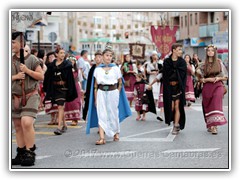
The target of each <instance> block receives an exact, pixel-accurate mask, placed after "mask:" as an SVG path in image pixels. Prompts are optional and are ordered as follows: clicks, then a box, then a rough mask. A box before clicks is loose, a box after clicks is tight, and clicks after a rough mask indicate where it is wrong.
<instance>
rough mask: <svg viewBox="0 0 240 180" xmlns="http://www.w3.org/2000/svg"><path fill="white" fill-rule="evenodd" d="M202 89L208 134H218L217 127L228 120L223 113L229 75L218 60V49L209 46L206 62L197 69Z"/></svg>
mask: <svg viewBox="0 0 240 180" xmlns="http://www.w3.org/2000/svg"><path fill="white" fill-rule="evenodd" d="M196 73H197V75H198V78H199V80H200V82H201V83H203V89H202V99H203V100H202V107H203V113H204V119H205V122H206V126H207V129H208V132H211V133H212V134H215V135H216V134H217V133H218V131H217V126H220V125H224V124H226V123H227V120H226V118H225V116H224V113H223V103H222V102H223V96H224V84H223V81H227V79H228V75H227V70H226V68H225V66H224V65H223V64H222V62H221V60H220V59H217V47H216V46H214V45H208V46H207V48H206V60H205V62H204V63H203V64H201V65H200V66H199V68H198V69H197V72H196Z"/></svg>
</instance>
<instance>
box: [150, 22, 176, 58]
mask: <svg viewBox="0 0 240 180" xmlns="http://www.w3.org/2000/svg"><path fill="white" fill-rule="evenodd" d="M177 29H178V27H177V26H173V27H172V28H170V27H169V26H164V27H163V26H158V27H157V29H156V28H155V26H151V35H152V40H153V42H154V43H155V45H156V46H157V48H158V52H160V53H161V54H162V57H165V56H166V55H167V54H168V53H169V52H170V51H171V47H172V44H173V43H175V42H176V37H175V34H176V31H177Z"/></svg>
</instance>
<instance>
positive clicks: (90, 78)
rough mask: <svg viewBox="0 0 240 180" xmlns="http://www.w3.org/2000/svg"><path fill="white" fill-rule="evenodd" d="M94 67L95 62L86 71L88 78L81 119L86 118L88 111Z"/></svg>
mask: <svg viewBox="0 0 240 180" xmlns="http://www.w3.org/2000/svg"><path fill="white" fill-rule="evenodd" d="M95 68H96V64H94V65H93V66H92V67H91V69H90V71H89V73H88V78H87V89H86V93H85V96H84V102H85V103H84V108H83V120H86V117H87V112H88V105H89V98H90V90H91V84H92V77H93V73H94V70H95Z"/></svg>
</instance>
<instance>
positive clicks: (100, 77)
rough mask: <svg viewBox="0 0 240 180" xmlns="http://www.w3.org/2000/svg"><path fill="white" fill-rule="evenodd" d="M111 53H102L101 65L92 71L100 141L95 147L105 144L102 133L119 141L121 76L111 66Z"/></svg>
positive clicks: (105, 51)
mask: <svg viewBox="0 0 240 180" xmlns="http://www.w3.org/2000/svg"><path fill="white" fill-rule="evenodd" d="M112 55H113V52H112V50H110V49H106V50H104V51H103V64H102V65H100V66H99V67H98V68H96V69H95V71H94V78H95V83H94V95H95V105H96V107H97V115H98V126H99V136H100V139H99V140H98V141H96V145H102V144H105V143H106V141H105V139H104V132H105V134H106V135H107V136H109V137H113V140H114V141H118V140H119V133H120V125H119V110H118V106H119V93H120V91H121V88H122V75H121V71H120V69H119V67H117V66H116V65H115V64H111V60H112Z"/></svg>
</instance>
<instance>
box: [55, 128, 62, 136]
mask: <svg viewBox="0 0 240 180" xmlns="http://www.w3.org/2000/svg"><path fill="white" fill-rule="evenodd" d="M54 134H55V135H62V130H61V129H58V128H57V129H56V130H55V131H54Z"/></svg>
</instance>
